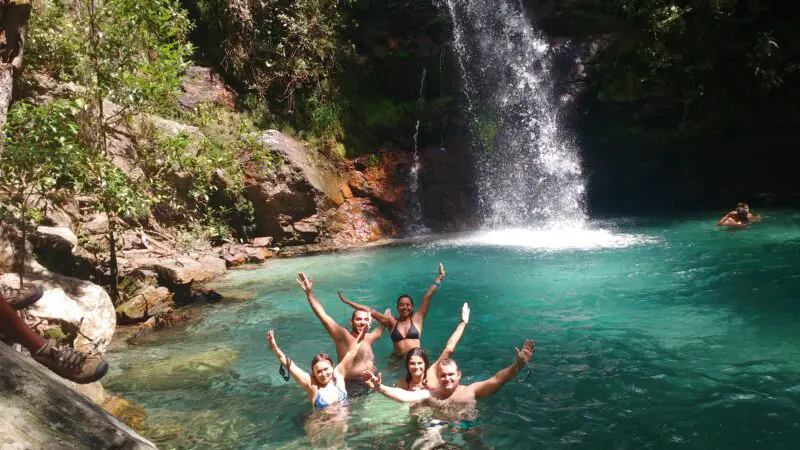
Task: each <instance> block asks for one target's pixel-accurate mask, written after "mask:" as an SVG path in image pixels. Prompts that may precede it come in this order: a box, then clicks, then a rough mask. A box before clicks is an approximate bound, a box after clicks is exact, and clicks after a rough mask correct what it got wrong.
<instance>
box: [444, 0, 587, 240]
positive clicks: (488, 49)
mask: <svg viewBox="0 0 800 450" xmlns="http://www.w3.org/2000/svg"><path fill="white" fill-rule="evenodd" d="M443 2H444V6H445V7H446V9H447V10H448V12H449V14H450V17H451V19H452V22H453V37H454V47H455V51H456V53H457V56H458V63H459V68H460V71H461V76H462V78H463V89H464V93H465V94H466V97H467V99H468V103H469V115H470V119H471V123H472V126H471V128H472V130H471V131H472V134H473V137H474V147H475V149H474V150H475V151H474V153H475V159H476V173H477V186H478V198H479V203H480V209H481V214H482V215H483V218H484V220H485V222H486V223H485V225H486V226H487V227H492V228H496V227H503V228H506V227H521V228H550V227H559V228H561V227H573V226H581V225H582V224H583V221H584V216H585V212H584V191H585V187H584V180H583V176H582V173H581V165H580V158H579V155H578V150H577V146H576V145H575V143H574V142H573V140H572V139H571V137H570V136H568V135H567V134H566V133H565V132H564V130H563V129H562V128H561V127H560V125H559V117H558V110H557V108H556V103H555V101H554V98H553V86H552V84H553V82H552V77H551V74H550V65H551V57H552V52H551V50H550V47H549V44H548V43H547V41H546V40H545V39H544V37H543V36H542V35H541V34H540V33H539V32H538V31H537V30H536V29H535V28H534V26H533V25H532V23H531V21H530V20H528V18H527V17H526V15H525V12H524V11H523V10H522V8H521V5H520V4H519V2H517V1H514V0H443Z"/></svg>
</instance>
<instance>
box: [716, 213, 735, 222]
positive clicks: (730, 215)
mask: <svg viewBox="0 0 800 450" xmlns="http://www.w3.org/2000/svg"><path fill="white" fill-rule="evenodd" d="M735 215H736V211H731V212H729V213H728V214H725V215H724V216H722V218H721V219H719V222H717V225H718V226H719V225H725V221H726V220H728V219H729V218H731V217H734V216H735Z"/></svg>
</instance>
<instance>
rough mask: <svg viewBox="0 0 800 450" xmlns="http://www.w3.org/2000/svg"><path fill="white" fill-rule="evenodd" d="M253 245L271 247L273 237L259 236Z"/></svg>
mask: <svg viewBox="0 0 800 450" xmlns="http://www.w3.org/2000/svg"><path fill="white" fill-rule="evenodd" d="M252 245H253V247H269V246H270V245H272V237H270V236H267V237H257V238H254V239H253V244H252Z"/></svg>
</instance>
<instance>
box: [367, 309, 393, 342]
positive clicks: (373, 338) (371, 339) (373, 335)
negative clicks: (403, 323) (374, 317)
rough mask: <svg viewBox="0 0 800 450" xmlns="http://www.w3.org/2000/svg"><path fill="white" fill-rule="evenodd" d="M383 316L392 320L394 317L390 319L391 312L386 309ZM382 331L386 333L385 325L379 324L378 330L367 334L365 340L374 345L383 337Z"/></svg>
mask: <svg viewBox="0 0 800 450" xmlns="http://www.w3.org/2000/svg"><path fill="white" fill-rule="evenodd" d="M384 315H385V316H387V317H390V318H392V320H394V317H392V311H391V310H390V309H387V310H386V312H385V313H384ZM384 331H386V325H384V324H382V323H381V324H380V326H379V327H378V328H375V329H374V330H372V331H371V332H370V333H369V335H367V340H368V341H369V343H370V344H374V343H375V342H377V341H378V339H380V338H381V336H383V332H384Z"/></svg>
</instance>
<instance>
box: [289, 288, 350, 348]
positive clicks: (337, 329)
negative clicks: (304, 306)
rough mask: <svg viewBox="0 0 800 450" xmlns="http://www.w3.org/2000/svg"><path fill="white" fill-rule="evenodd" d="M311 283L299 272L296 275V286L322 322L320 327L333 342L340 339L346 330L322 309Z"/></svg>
mask: <svg viewBox="0 0 800 450" xmlns="http://www.w3.org/2000/svg"><path fill="white" fill-rule="evenodd" d="M312 283H313V280H311V279H310V278H308V277H307V276H306V274H305V273H303V272H300V273H299V274H298V275H297V284H299V285H300V289H302V290H303V292H305V294H306V298H308V304H309V305H311V309H312V310H313V311H314V314H316V315H317V317H318V318H319V321H320V322H322V326H324V327H325V329H326V330H327V331H328V334H330V335H331V337H332V338H333V339H334V340H338V339H341V338H342V333H347V330H346V329H344V327H342V326H341V325H339V324H338V323H336V321H335V320H333V318H332V317H331V316H329V315H328V313H326V312H325V308H323V307H322V303H320V302H319V300H317V296H316V295H314V291H312V290H311V285H312Z"/></svg>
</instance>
